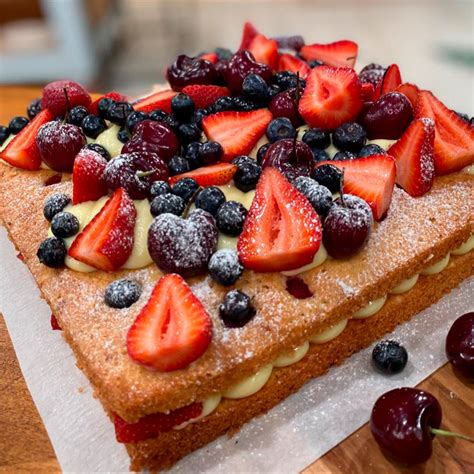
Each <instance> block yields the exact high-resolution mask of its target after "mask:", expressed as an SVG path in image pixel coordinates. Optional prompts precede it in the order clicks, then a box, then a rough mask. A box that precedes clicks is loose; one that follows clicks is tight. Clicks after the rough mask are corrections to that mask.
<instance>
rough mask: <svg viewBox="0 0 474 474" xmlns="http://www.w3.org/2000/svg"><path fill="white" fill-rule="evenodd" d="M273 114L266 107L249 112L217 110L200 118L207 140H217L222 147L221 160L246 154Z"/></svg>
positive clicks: (255, 142)
mask: <svg viewBox="0 0 474 474" xmlns="http://www.w3.org/2000/svg"><path fill="white" fill-rule="evenodd" d="M272 118H273V116H272V113H271V112H270V111H269V110H267V109H258V110H252V111H250V112H235V111H229V112H218V113H217V114H213V115H208V116H207V117H204V118H203V119H202V127H203V130H204V133H205V134H206V135H207V137H208V138H209V140H213V141H216V142H219V143H220V144H221V145H222V148H223V149H224V155H223V157H222V159H223V161H232V160H233V159H234V158H235V157H236V156H238V155H247V154H248V153H250V152H251V151H252V148H253V147H254V146H255V145H256V144H257V142H258V140H259V139H260V138H261V137H262V136H263V134H264V133H265V130H266V129H267V125H268V124H269V123H270V122H271V120H272Z"/></svg>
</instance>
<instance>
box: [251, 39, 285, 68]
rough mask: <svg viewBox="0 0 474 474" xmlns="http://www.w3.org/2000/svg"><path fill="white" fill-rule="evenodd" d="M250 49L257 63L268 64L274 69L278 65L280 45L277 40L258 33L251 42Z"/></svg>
mask: <svg viewBox="0 0 474 474" xmlns="http://www.w3.org/2000/svg"><path fill="white" fill-rule="evenodd" d="M248 50H249V51H250V52H251V53H252V54H253V57H254V58H255V61H257V63H262V64H266V65H267V66H269V67H270V69H272V70H275V69H276V68H277V67H278V45H277V42H276V41H275V40H271V39H268V38H267V37H266V36H264V35H261V34H258V35H256V36H255V37H254V38H253V39H252V41H251V42H250V44H249V47H248Z"/></svg>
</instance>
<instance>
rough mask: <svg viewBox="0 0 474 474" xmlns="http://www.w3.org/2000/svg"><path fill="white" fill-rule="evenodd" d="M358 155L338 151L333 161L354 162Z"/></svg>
mask: <svg viewBox="0 0 474 474" xmlns="http://www.w3.org/2000/svg"><path fill="white" fill-rule="evenodd" d="M355 158H356V155H355V154H354V153H352V151H338V152H337V153H336V154H335V155H334V156H333V157H332V160H335V161H345V160H354V159H355Z"/></svg>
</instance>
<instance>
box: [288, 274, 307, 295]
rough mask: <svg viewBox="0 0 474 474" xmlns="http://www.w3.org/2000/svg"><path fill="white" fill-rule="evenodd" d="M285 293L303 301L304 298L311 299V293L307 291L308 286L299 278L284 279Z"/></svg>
mask: <svg viewBox="0 0 474 474" xmlns="http://www.w3.org/2000/svg"><path fill="white" fill-rule="evenodd" d="M285 286H286V291H288V293H289V294H290V295H291V296H294V297H295V298H297V299H299V300H304V299H306V298H311V296H313V292H312V291H311V290H310V289H309V287H308V285H307V284H306V283H305V282H304V280H302V279H301V278H300V277H297V276H295V277H291V278H287V279H286V283H285Z"/></svg>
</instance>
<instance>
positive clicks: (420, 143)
mask: <svg viewBox="0 0 474 474" xmlns="http://www.w3.org/2000/svg"><path fill="white" fill-rule="evenodd" d="M434 137H435V131H434V122H433V120H432V119H429V118H420V119H416V120H413V121H412V122H411V124H410V126H409V127H408V128H407V129H406V130H405V132H404V133H403V135H402V136H401V137H400V139H399V140H398V141H397V142H396V143H394V144H393V145H392V146H391V147H390V148H389V149H388V151H387V153H388V154H389V155H390V156H393V157H394V158H395V160H396V161H397V184H399V185H400V186H401V187H402V188H403V189H404V190H405V191H406V192H407V193H408V194H409V195H410V196H414V197H416V196H423V194H425V193H427V192H428V191H429V190H430V189H431V186H433V180H434V158H433V143H434Z"/></svg>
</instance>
